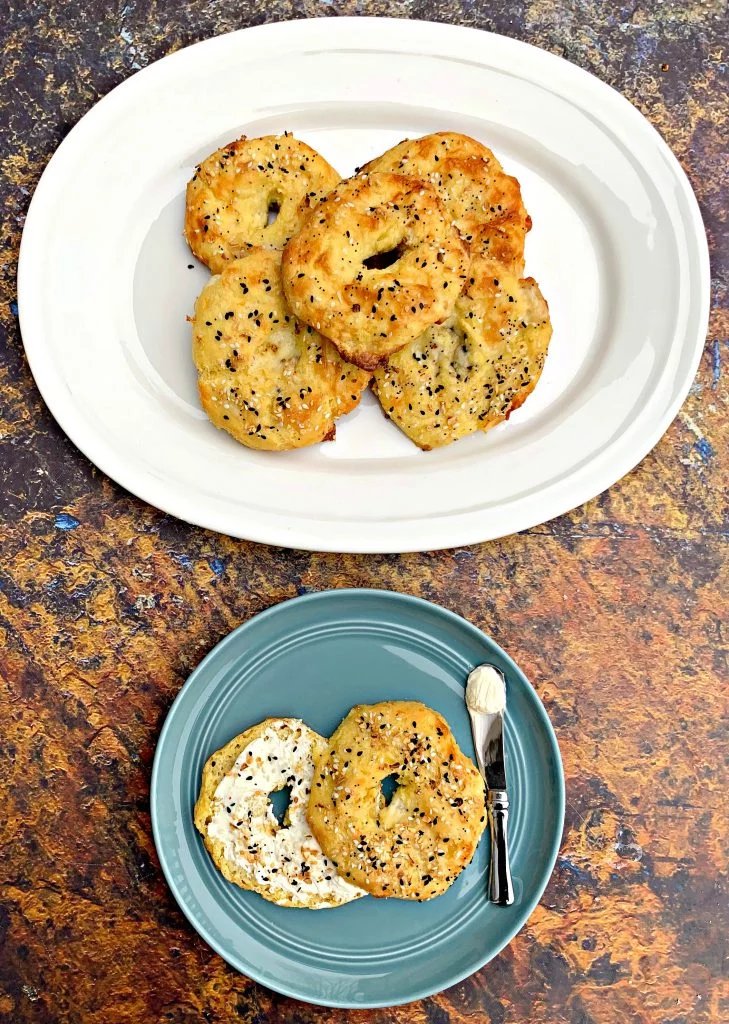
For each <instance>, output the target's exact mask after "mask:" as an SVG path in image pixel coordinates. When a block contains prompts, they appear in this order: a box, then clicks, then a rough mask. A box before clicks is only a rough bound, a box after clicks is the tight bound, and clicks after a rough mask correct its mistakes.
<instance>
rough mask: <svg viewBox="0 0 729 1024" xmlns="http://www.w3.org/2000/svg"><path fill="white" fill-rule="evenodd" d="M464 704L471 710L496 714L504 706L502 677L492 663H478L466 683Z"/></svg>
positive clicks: (503, 708) (504, 690)
mask: <svg viewBox="0 0 729 1024" xmlns="http://www.w3.org/2000/svg"><path fill="white" fill-rule="evenodd" d="M466 705H467V706H468V708H469V709H470V710H471V711H480V712H481V713H482V714H485V715H497V714H499V712H503V711H504V710H505V708H506V687H505V686H504V677H503V676H502V674H501V673H500V672H499V671H498V669H495V668H494V667H493V665H479V666H478V667H477V668H475V669H474V670H473V672H471V674H470V675H469V677H468V683H467V684H466Z"/></svg>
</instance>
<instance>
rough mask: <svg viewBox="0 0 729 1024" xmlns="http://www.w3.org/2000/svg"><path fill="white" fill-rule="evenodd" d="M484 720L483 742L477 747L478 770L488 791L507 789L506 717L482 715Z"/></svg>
mask: <svg viewBox="0 0 729 1024" xmlns="http://www.w3.org/2000/svg"><path fill="white" fill-rule="evenodd" d="M480 717H481V718H483V719H484V721H483V724H482V727H481V729H480V730H479V731H480V732H481V734H482V735H481V741H480V743H478V745H477V746H476V759H477V761H478V768H479V771H480V772H481V774H482V775H483V778H484V781H485V783H486V786H487V787H488V789H506V760H505V757H504V715H503V712H501V711H499V712H497V713H496V714H495V715H481V716H480ZM474 739H475V737H474Z"/></svg>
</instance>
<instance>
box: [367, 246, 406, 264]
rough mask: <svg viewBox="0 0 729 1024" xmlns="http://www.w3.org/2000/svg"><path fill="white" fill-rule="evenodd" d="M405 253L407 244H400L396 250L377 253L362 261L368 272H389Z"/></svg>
mask: <svg viewBox="0 0 729 1024" xmlns="http://www.w3.org/2000/svg"><path fill="white" fill-rule="evenodd" d="M404 252H405V244H404V243H403V242H399V243H398V244H397V245H396V246H395V248H394V249H386V250H385V251H384V252H376V253H374V255H372V256H368V257H367V259H366V260H362V262H363V263H364V265H365V266H366V267H367V269H368V270H387V268H388V267H391V266H392V265H393V263H397V261H398V260H399V259H400V257H401V256H402V255H403V254H404Z"/></svg>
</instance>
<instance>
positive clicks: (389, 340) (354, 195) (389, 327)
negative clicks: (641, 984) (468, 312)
mask: <svg viewBox="0 0 729 1024" xmlns="http://www.w3.org/2000/svg"><path fill="white" fill-rule="evenodd" d="M467 269H468V256H467V253H466V250H465V247H464V245H463V243H462V242H461V240H460V239H459V237H458V233H457V232H456V230H455V229H454V228H453V227H452V225H451V223H450V221H449V219H448V217H447V215H446V212H445V209H444V207H443V204H442V203H441V201H440V200H439V198H438V196H437V194H436V193H435V191H434V190H433V189H432V188H430V187H429V186H428V185H426V184H424V183H423V182H422V181H419V180H417V179H415V178H411V177H410V178H408V177H404V176H403V175H399V174H371V175H364V176H361V177H357V178H351V179H349V180H348V181H343V182H341V183H340V184H339V185H338V186H337V187H336V188H334V189H333V190H332V191H331V192H330V193H329V195H328V196H326V198H325V199H324V201H323V202H321V203H319V204H318V206H316V207H315V208H314V210H313V211H312V214H311V215H310V216H309V218H308V220H306V221H305V223H304V225H303V227H302V228H301V230H300V231H299V233H298V234H296V235H294V236H293V238H292V239H291V241H290V242H289V243H288V244H287V246H286V247H285V249H284V255H283V264H282V273H283V283H284V291H285V294H286V298H287V300H288V302H289V305H290V306H291V309H292V310H293V312H294V313H295V314H296V315H297V316H298V317H299V319H300V320H303V321H304V322H305V323H307V324H309V325H310V326H311V327H313V328H315V329H316V330H317V331H320V332H321V333H322V334H324V335H325V336H326V337H327V338H331V340H332V341H333V342H334V344H335V345H336V346H337V348H338V349H339V351H340V352H341V353H342V355H343V356H344V358H345V359H347V360H348V361H349V362H352V363H355V364H356V365H357V366H361V367H363V368H365V369H374V368H375V367H376V366H377V365H378V364H379V363H381V362H383V361H384V360H385V359H386V358H387V356H388V355H390V354H391V353H392V352H396V351H397V350H398V349H399V348H402V346H403V345H406V344H407V343H408V342H410V341H412V340H413V339H414V338H416V337H417V336H418V335H419V334H421V333H422V332H423V331H424V330H425V329H426V328H427V327H428V326H430V324H433V323H435V322H436V321H437V320H441V319H442V318H443V317H446V316H448V315H449V313H450V312H451V310H452V309H453V306H454V304H455V301H456V298H457V296H458V293H459V292H460V290H461V287H462V285H463V282H464V281H465V279H466V277H467Z"/></svg>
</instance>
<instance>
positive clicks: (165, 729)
mask: <svg viewBox="0 0 729 1024" xmlns="http://www.w3.org/2000/svg"><path fill="white" fill-rule="evenodd" d="M344 595H354V596H357V597H364V598H365V599H366V600H374V601H376V600H383V599H384V600H386V601H388V602H389V601H392V602H394V603H395V604H396V605H397V604H403V605H407V606H409V607H415V608H422V609H424V610H428V611H429V612H430V613H433V611H435V612H436V613H437V614H438V615H439V616H441V617H443V618H444V620H445V621H446V622H450V623H451V624H453V625H455V626H457V627H458V628H459V629H460V630H464V631H465V632H467V633H470V634H471V635H472V636H474V637H475V638H477V639H479V640H480V641H483V640H484V639H485V640H486V642H487V643H488V644H489V645H490V646H492V647H493V649H495V650H496V651H497V652H498V653H499V654H500V656H501V657H503V658H504V661H505V662H506V664H507V665H509V667H510V669H511V671H512V672H513V673H514V674H515V675H516V676H518V678H519V680H520V683H521V684H522V685H523V686H524V690H525V693H526V694H527V697H528V699H529V700H530V702H531V704H532V706H533V707H534V709H535V711H536V714H537V718H538V719H539V721H540V725H541V726H542V728H543V730H544V734H545V735H546V737H547V739H548V743H549V748H550V753H551V756H552V757H553V758H554V762H555V766H556V767H557V769H558V771H557V773H556V779H557V782H556V786H555V789H554V796H555V811H556V814H555V818H556V821H555V831H554V835H553V837H552V842H551V844H550V848H549V853H548V856H547V857H546V858H545V860H544V863H543V866H542V869H541V871H540V873H539V884H538V885H537V886H536V892H535V894H534V895H533V896H532V897H531V899H529V900H526V901H525V902H524V904H523V905H522V906H521V907H520V913H519V915H518V916H517V917H516V919H515V924H514V926H513V928H512V929H510V930H509V931H508V933H507V937H506V939H505V940H504V942H503V944H502V945H501V946H500V947H499V948H497V949H495V950H494V951H493V952H491V953H490V954H489V955H488V956H487V957H486V958H485V959H480V958H478V957H477V958H476V959H475V960H474V961H473V962H472V963H471V964H470V965H469V967H468V969H466V970H465V971H459V972H456V973H454V974H453V976H452V978H451V980H450V981H449V982H448V985H447V986H446V987H451V986H452V985H456V984H458V983H459V982H461V981H463V980H464V979H465V978H468V977H470V976H471V975H472V974H474V973H475V972H476V971H479V970H481V969H482V968H483V967H484V966H485V965H486V964H487V963H489V962H490V961H491V960H492V959H494V957H496V956H498V955H499V953H500V952H502V951H503V949H505V948H506V946H508V945H509V943H511V942H512V940H513V939H514V937H515V936H516V935H517V934H518V933H519V932H520V931H521V929H522V928H524V926H525V925H526V923H527V921H528V920H529V918H530V917H531V915H532V913H533V912H534V910H535V908H536V906H537V905H538V903H539V901H540V900H541V898H542V896H543V895H544V891H545V889H546V888H547V885H548V884H549V880H550V878H551V877H552V873H553V871H554V866H555V864H556V861H557V856H558V854H559V849H560V846H561V843H562V834H563V830H564V817H565V805H566V792H565V777H564V765H563V762H562V755H561V752H560V749H559V743H558V741H557V736H556V734H555V731H554V727H553V725H552V723H551V721H550V719H549V716H548V714H547V711H546V709H545V707H544V705H543V703H542V701H541V699H540V697H539V694H538V693H537V691H536V690H535V688H534V687H533V686H532V684H531V682H530V681H529V679H528V678H527V676H526V675H525V674H524V672H523V671H522V669H521V668H519V666H518V665H517V664H516V662H515V661H514V660H513V658H511V657H510V655H509V654H508V653H507V652H506V651H504V649H503V648H502V647H501V646H500V644H498V643H497V642H496V641H495V640H494V639H493V638H492V637H490V636H489V635H488V634H487V633H485V632H484V631H483V630H482V629H479V627H478V626H476V625H474V624H473V623H472V622H469V620H468V619H466V618H464V617H463V616H462V615H459V614H458V613H457V612H453V611H451V610H450V609H448V608H444V607H443V606H442V605H439V604H436V603H435V602H433V601H428V600H425V599H424V598H421V597H416V596H414V595H411V594H404V593H401V592H399V591H394V590H384V589H379V588H374V587H341V588H334V589H328V590H321V591H316V592H313V593H307V594H303V595H301V596H298V597H291V598H287V599H285V600H283V601H280V602H278V603H276V604H273V605H271V606H269V607H268V608H265V609H263V610H262V611H260V612H257V613H255V614H254V615H252V616H251V617H250V618H249V619H247V620H246V621H245V622H243V623H241V625H239V626H237V627H236V628H235V629H233V630H231V631H230V632H229V633H227V634H226V635H225V636H224V637H223V638H222V639H221V640H219V641H218V643H217V644H215V646H214V647H213V648H212V649H211V650H210V651H208V653H207V654H206V655H205V656H204V657H203V658H202V660H201V661H200V662H199V663H198V664H197V665H196V666H195V668H194V669H193V670H192V672H191V673H190V675H189V676H188V677H187V679H186V680H185V682H184V683H183V685H182V686H181V687H180V690H179V691H178V693H177V696H176V697H175V699H174V700H173V702H172V704H171V705H170V708H169V710H168V712H167V715H166V716H165V719H164V722H163V725H162V728H161V730H160V732H159V736H158V738H157V743H156V747H155V753H154V759H153V764H152V774H151V779H150V817H151V823H152V835H153V839H154V845H155V849H156V851H157V856H158V859H159V862H160V866H161V868H162V873H163V875H164V878H165V881H166V883H167V886H168V888H169V890H170V892H171V894H172V896H173V898H174V900H175V902H176V904H177V906H178V907H179V908H180V910H181V911H182V913H183V915H184V916H185V918H186V919H187V921H188V922H189V924H190V925H191V926H192V928H193V929H194V930H195V931H196V932H197V934H198V935H200V937H201V938H202V939H203V940H204V941H205V942H206V943H207V945H208V946H209V947H210V948H211V949H213V950H214V951H215V952H216V953H217V954H218V955H219V956H220V957H222V959H223V960H224V961H225V962H226V963H227V964H228V965H229V966H230V967H232V968H233V969H234V970H236V971H238V973H240V974H242V975H244V976H245V977H248V978H251V979H252V980H253V981H255V982H256V983H257V984H261V985H263V986H264V987H265V988H268V989H271V990H274V989H273V986H272V985H271V983H270V980H269V979H268V978H265V979H264V978H262V977H259V976H258V975H257V971H256V967H255V965H251V964H250V963H247V962H244V961H243V960H242V959H239V960H238V961H237V962H236V958H235V956H231V955H230V953H229V952H228V951H226V950H225V949H224V948H222V943H218V942H217V940H216V939H215V938H214V937H213V936H211V935H210V934H209V932H208V931H207V929H206V928H205V927H204V925H201V924H200V923H199V921H197V920H196V918H195V915H194V912H193V911H192V909H191V908H189V907H188V906H187V905H186V904H185V903H184V902H183V901H182V899H181V897H180V896H179V894H178V886H177V883H176V881H175V879H174V875H173V872H172V870H171V868H170V865H169V860H168V855H167V851H166V848H165V844H164V842H163V841H162V837H161V832H160V822H159V811H158V807H157V802H158V801H157V795H156V794H157V790H158V787H159V783H160V774H161V771H162V768H161V763H162V758H163V756H164V753H165V750H164V744H165V741H166V737H167V735H168V734H169V732H170V731H171V728H172V725H173V723H174V721H175V719H176V717H177V716H178V715H179V714H180V713H181V712H180V708H181V707H182V703H183V701H182V698H183V696H184V695H185V694H186V693H188V692H189V691H190V690H191V689H194V687H195V686H196V685H197V680H198V679H199V678H200V677H201V676H204V672H205V669H206V667H207V666H208V665H210V664H211V663H213V662H214V661H215V660H216V659H217V658H218V657H220V655H221V653H222V652H223V651H224V649H225V648H226V647H227V646H228V645H229V644H230V643H233V642H234V638H235V637H237V636H238V635H240V634H242V633H245V632H246V631H248V630H249V629H250V628H252V624H258V623H260V622H261V621H265V620H267V619H269V618H272V617H275V616H276V615H277V614H281V612H282V610H283V609H285V608H286V607H288V606H290V605H293V604H295V603H299V602H306V603H310V604H317V603H324V604H326V602H327V601H331V600H333V599H334V597H335V596H344ZM241 965H243V966H241ZM275 991H276V992H278V993H279V994H280V995H284V996H287V997H289V998H292V999H298V1000H300V1001H302V1002H305V1003H309V1004H310V1005H313V1006H329V1007H336V1008H340V1009H359V1010H363V1009H377V1008H382V1007H389V1006H398V1005H405V1004H407V1003H411V1002H415V1001H417V1000H420V999H425V998H428V997H429V996H432V995H435V994H436V992H437V991H443V988H439V989H437V990H435V991H434V990H432V989H429V988H425V989H422V990H418V991H416V992H414V993H413V994H412V995H410V996H408V997H407V998H406V999H401V1000H397V1001H395V1002H393V1001H391V1000H386V999H383V1000H368V1002H367V1003H360V1002H357V1003H354V1002H352V1001H351V1000H347V999H331V998H326V997H324V998H321V999H317V1001H316V1002H315V1001H314V1000H313V999H311V997H308V996H306V995H302V994H301V992H300V991H299V990H297V988H296V986H295V985H288V984H286V983H285V982H281V983H277V985H276V987H275Z"/></svg>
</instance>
